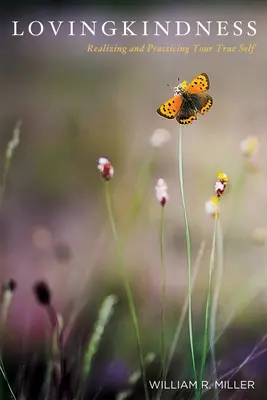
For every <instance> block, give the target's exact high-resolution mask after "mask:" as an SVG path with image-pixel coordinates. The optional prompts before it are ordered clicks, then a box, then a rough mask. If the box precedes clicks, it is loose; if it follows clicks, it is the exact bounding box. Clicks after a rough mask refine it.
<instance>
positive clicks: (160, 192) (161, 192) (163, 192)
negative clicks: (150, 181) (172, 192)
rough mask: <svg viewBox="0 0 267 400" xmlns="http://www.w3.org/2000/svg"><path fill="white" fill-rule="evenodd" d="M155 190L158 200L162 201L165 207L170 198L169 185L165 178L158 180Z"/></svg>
mask: <svg viewBox="0 0 267 400" xmlns="http://www.w3.org/2000/svg"><path fill="white" fill-rule="evenodd" d="M155 191H156V197H157V199H158V201H159V202H160V204H161V205H162V207H164V206H165V204H166V203H167V201H168V200H169V194H168V186H167V184H166V182H165V180H164V179H162V178H160V179H158V182H157V184H156V186H155Z"/></svg>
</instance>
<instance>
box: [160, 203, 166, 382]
mask: <svg viewBox="0 0 267 400" xmlns="http://www.w3.org/2000/svg"><path fill="white" fill-rule="evenodd" d="M164 247H165V246H164V206H162V207H161V221H160V260H161V272H162V286H161V357H162V360H161V362H162V376H164V375H165V368H166V348H165V332H164V331H165V308H166V264H165V248H164Z"/></svg>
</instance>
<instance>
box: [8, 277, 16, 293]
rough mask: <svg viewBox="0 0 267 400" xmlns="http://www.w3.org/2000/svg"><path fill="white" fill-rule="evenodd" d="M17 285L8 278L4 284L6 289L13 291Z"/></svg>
mask: <svg viewBox="0 0 267 400" xmlns="http://www.w3.org/2000/svg"><path fill="white" fill-rule="evenodd" d="M16 287H17V282H16V281H15V280H14V279H10V280H9V281H8V282H7V284H6V289H7V290H10V291H11V292H14V290H16Z"/></svg>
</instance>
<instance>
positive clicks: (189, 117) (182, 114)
mask: <svg viewBox="0 0 267 400" xmlns="http://www.w3.org/2000/svg"><path fill="white" fill-rule="evenodd" d="M196 119H197V110H196V109H195V108H192V107H191V103H190V102H188V101H186V100H185V101H183V103H182V106H181V109H180V111H179V113H178V115H177V117H176V121H177V122H178V123H179V124H181V125H188V124H191V123H192V122H193V121H195V120H196Z"/></svg>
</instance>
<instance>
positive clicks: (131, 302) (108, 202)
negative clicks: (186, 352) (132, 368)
mask: <svg viewBox="0 0 267 400" xmlns="http://www.w3.org/2000/svg"><path fill="white" fill-rule="evenodd" d="M104 187H105V198H106V205H107V209H108V215H109V220H110V224H111V229H112V233H113V236H114V239H115V242H116V248H117V254H118V260H119V266H120V270H121V273H122V277H123V283H124V287H125V292H126V295H127V299H128V305H129V309H130V313H131V318H132V323H133V326H134V330H135V336H136V342H137V350H138V356H139V362H140V368H141V372H142V379H143V384H144V391H145V398H146V400H149V395H148V388H147V382H146V371H145V366H144V358H143V354H142V348H141V341H140V333H139V326H138V320H137V315H136V310H135V305H134V300H133V295H132V290H131V286H130V284H129V281H128V279H127V276H126V272H125V268H124V262H123V254H122V247H121V243H120V240H119V236H118V233H117V228H116V224H115V219H114V215H113V210H112V206H111V199H110V193H109V183H108V182H106V183H105V185H104Z"/></svg>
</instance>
